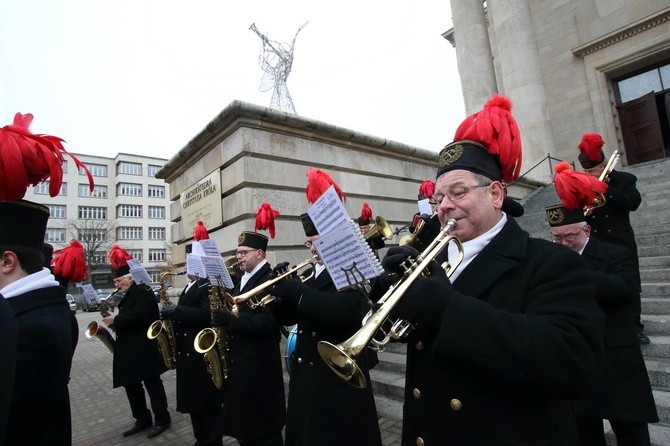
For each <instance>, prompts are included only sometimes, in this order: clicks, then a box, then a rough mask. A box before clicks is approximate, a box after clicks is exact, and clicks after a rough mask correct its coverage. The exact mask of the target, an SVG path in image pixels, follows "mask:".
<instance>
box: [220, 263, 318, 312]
mask: <svg viewBox="0 0 670 446" xmlns="http://www.w3.org/2000/svg"><path fill="white" fill-rule="evenodd" d="M317 259H318V256H317V255H314V256H312V257H310V258H309V259H307V260H304V261H302V262H300V263H298V264H297V265H295V266H294V267H293V268H291V269H289V270H288V271H286V272H284V273H282V274H280V275H278V276H277V277H274V278H272V279H270V280H268V281H267V282H264V283H262V284H260V285H258V286H257V287H256V288H253V289H251V290H249V291H247V292H246V293H242V294H240V295H239V296H234V297H233V296H231V299H232V300H233V302H235V305H240V304H243V303H244V302H247V305H249V306H250V307H251V308H257V307H265V306H266V305H267V304H269V303H270V302H273V301H274V300H275V296H273V295H271V294H269V293H267V294H265V295H264V297H262V298H260V299H259V298H258V296H259V295H260V294H261V293H263V292H264V291H265V290H267V289H268V288H271V287H272V286H274V284H275V283H277V282H279V281H280V280H282V279H284V278H285V277H289V276H291V275H293V274H297V273H298V271H300V270H301V269H303V268H305V267H306V266H308V265H309V266H311V267H312V271H311V272H310V273H309V274H308V275H307V276H301V277H300V280H301V281H302V282H305V281H306V280H308V279H310V278H311V277H312V276H313V275H314V268H313V267H314V265H315V264H316V261H317Z"/></svg>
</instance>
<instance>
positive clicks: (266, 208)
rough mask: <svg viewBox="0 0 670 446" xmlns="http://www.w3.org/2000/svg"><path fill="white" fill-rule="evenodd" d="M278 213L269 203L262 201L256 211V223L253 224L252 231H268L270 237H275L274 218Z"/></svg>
mask: <svg viewBox="0 0 670 446" xmlns="http://www.w3.org/2000/svg"><path fill="white" fill-rule="evenodd" d="M278 215H279V211H276V210H274V209H272V206H271V205H270V203H263V204H261V207H259V208H258V210H257V211H256V223H255V224H254V231H255V232H258V230H259V229H260V230H263V231H270V238H271V239H274V238H275V218H276V217H277V216H278Z"/></svg>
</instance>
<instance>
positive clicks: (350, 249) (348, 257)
mask: <svg viewBox="0 0 670 446" xmlns="http://www.w3.org/2000/svg"><path fill="white" fill-rule="evenodd" d="M314 244H315V246H316V250H317V252H318V253H319V256H320V257H321V259H322V260H323V263H324V264H325V265H326V268H327V269H328V273H329V274H330V277H331V278H332V279H333V283H334V284H335V287H336V288H337V289H338V290H343V289H345V288H349V287H351V286H352V285H353V283H358V282H361V281H362V280H363V279H367V280H370V279H372V278H374V277H377V276H378V275H380V274H381V273H382V272H383V268H382V266H381V264H380V263H379V260H378V259H377V257H376V256H375V255H374V253H373V252H372V250H371V249H370V246H369V245H368V243H367V241H366V240H365V238H364V237H363V235H362V234H361V231H360V229H359V228H358V225H357V224H356V223H355V222H354V221H353V220H349V219H347V220H346V222H344V223H341V224H339V225H338V226H336V227H335V228H334V229H333V230H332V231H330V232H329V233H327V234H326V235H323V236H322V237H321V238H319V239H318V240H316V241H315V242H314ZM352 267H355V269H356V270H357V271H358V272H357V273H355V274H353V275H351V274H349V276H347V270H350V269H351V268H352ZM347 277H348V278H347ZM352 282H353V283H352Z"/></svg>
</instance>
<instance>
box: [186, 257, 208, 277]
mask: <svg viewBox="0 0 670 446" xmlns="http://www.w3.org/2000/svg"><path fill="white" fill-rule="evenodd" d="M186 274H188V275H190V276H196V277H200V278H204V277H207V271H206V270H205V265H204V264H203V263H202V260H201V259H200V256H199V255H195V254H193V253H189V254H186Z"/></svg>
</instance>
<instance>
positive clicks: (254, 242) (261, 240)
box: [237, 231, 268, 251]
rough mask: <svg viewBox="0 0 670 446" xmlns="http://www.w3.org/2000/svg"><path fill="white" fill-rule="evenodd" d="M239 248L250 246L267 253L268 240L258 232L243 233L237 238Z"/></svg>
mask: <svg viewBox="0 0 670 446" xmlns="http://www.w3.org/2000/svg"><path fill="white" fill-rule="evenodd" d="M237 246H248V247H249V248H254V249H262V250H263V251H265V250H267V248H268V238H267V236H265V235H263V234H259V233H257V232H251V231H243V232H242V233H241V234H240V236H239V237H238V238H237Z"/></svg>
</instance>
